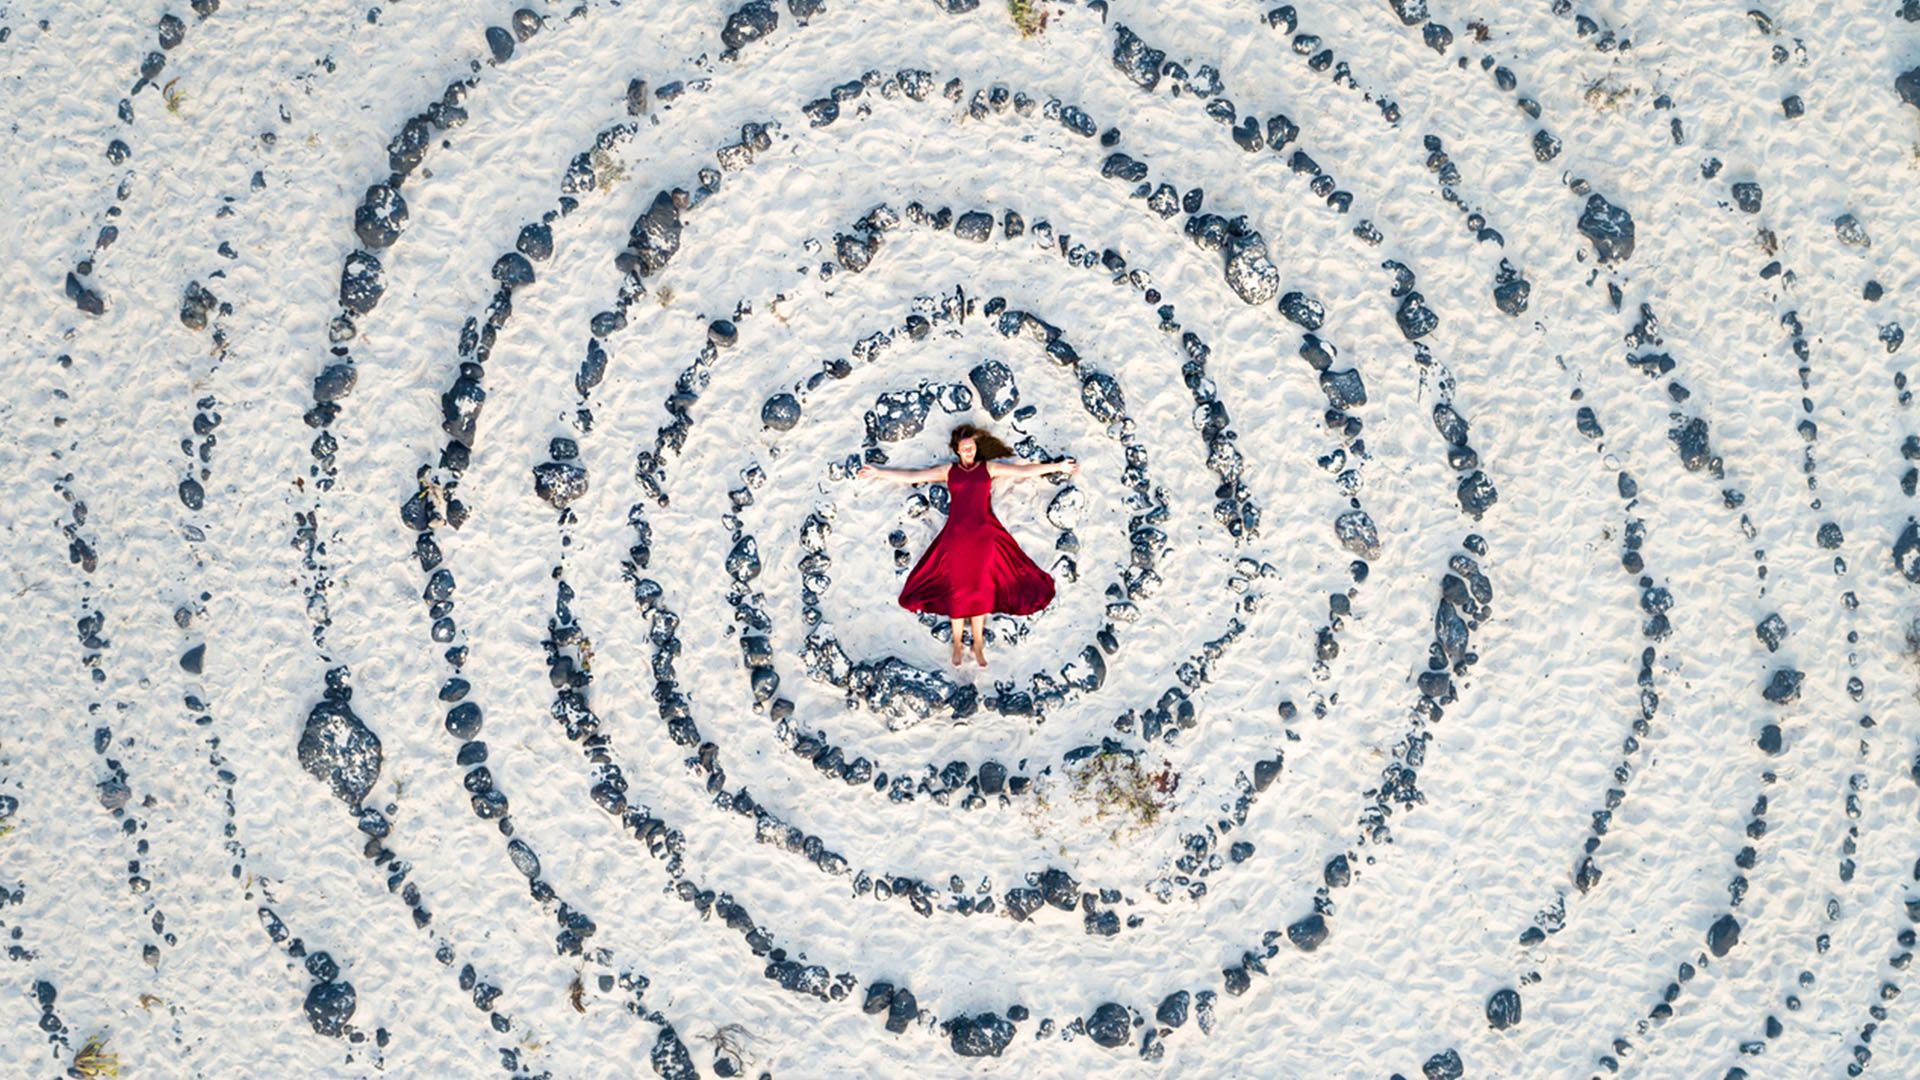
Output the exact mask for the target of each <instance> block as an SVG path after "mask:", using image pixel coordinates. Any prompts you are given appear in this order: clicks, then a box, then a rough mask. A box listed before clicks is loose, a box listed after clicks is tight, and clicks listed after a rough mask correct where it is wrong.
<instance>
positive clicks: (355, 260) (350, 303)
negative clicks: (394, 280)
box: [340, 251, 387, 315]
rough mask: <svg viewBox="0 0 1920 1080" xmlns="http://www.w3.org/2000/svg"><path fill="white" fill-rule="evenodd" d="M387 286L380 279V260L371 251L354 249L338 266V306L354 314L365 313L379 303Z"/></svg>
mask: <svg viewBox="0 0 1920 1080" xmlns="http://www.w3.org/2000/svg"><path fill="white" fill-rule="evenodd" d="M386 291H387V287H386V285H385V284H383V283H382V282H381V281H380V260H379V259H377V258H375V257H374V256H373V255H372V254H371V253H369V252H365V251H356V252H354V253H352V254H351V255H348V256H347V260H346V262H345V264H343V265H342V266H341V268H340V306H341V307H343V308H346V309H347V310H348V311H350V312H352V313H354V314H355V315H365V314H366V313H367V312H369V311H372V310H373V309H374V308H375V307H376V306H378V305H379V303H380V297H381V295H382V294H384V293H385V292H386Z"/></svg>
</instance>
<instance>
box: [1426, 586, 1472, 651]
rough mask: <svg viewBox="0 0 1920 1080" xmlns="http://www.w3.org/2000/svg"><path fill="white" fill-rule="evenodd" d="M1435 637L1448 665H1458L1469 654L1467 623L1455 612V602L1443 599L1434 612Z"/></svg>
mask: <svg viewBox="0 0 1920 1080" xmlns="http://www.w3.org/2000/svg"><path fill="white" fill-rule="evenodd" d="M1433 636H1434V638H1435V640H1437V641H1438V642H1439V643H1440V651H1441V652H1442V653H1443V654H1445V656H1446V658H1447V663H1449V664H1458V663H1459V662H1460V661H1461V660H1462V659H1464V658H1465V657H1466V654H1467V623H1466V620H1464V619H1462V618H1461V617H1460V613H1459V612H1458V611H1456V610H1454V606H1453V602H1452V601H1450V600H1445V599H1442V600H1441V601H1440V603H1439V605H1438V606H1437V607H1436V608H1435V609H1434V612H1433Z"/></svg>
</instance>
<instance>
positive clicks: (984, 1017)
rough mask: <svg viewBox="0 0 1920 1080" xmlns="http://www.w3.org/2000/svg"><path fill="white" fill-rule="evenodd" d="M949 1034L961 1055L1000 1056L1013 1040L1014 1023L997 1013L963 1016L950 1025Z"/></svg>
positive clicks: (952, 1044) (951, 1042) (954, 1047)
mask: <svg viewBox="0 0 1920 1080" xmlns="http://www.w3.org/2000/svg"><path fill="white" fill-rule="evenodd" d="M947 1036H948V1039H949V1043H950V1045H951V1046H952V1047H953V1052H954V1053H956V1054H958V1055H960V1056H961V1057H999V1056H1000V1052H1001V1051H1002V1050H1005V1049H1006V1048H1007V1044H1008V1043H1011V1042H1012V1041H1013V1024H1012V1023H1010V1022H1008V1021H1007V1020H1006V1019H1005V1018H1004V1017H1002V1016H1000V1015H999V1014H997V1013H990V1012H988V1013H980V1014H979V1015H977V1016H962V1017H958V1018H956V1019H954V1020H953V1021H952V1022H951V1023H950V1024H949V1025H948V1027H947Z"/></svg>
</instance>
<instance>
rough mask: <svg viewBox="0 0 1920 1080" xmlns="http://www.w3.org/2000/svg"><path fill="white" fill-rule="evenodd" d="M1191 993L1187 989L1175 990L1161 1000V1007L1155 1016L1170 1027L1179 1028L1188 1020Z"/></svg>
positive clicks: (1155, 1012)
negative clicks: (1188, 1004) (1188, 1003)
mask: <svg viewBox="0 0 1920 1080" xmlns="http://www.w3.org/2000/svg"><path fill="white" fill-rule="evenodd" d="M1189 999H1190V998H1189V995H1188V994H1187V992H1186V991H1185V990H1175V991H1174V992H1173V993H1171V994H1168V995H1167V996H1166V997H1165V998H1162V999H1161V1001H1160V1008H1159V1009H1157V1010H1155V1011H1154V1014H1153V1017H1154V1019H1155V1020H1158V1021H1160V1023H1162V1024H1164V1025H1165V1026H1167V1027H1170V1028H1177V1027H1179V1026H1181V1025H1182V1024H1185V1023H1186V1022H1187V1002H1188V1001H1189Z"/></svg>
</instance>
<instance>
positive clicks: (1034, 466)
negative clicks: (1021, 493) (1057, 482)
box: [987, 458, 1080, 479]
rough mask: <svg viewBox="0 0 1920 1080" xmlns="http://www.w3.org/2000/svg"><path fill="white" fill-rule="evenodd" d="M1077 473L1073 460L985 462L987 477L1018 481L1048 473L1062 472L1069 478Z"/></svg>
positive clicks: (1077, 465) (1077, 463) (1077, 468)
mask: <svg viewBox="0 0 1920 1080" xmlns="http://www.w3.org/2000/svg"><path fill="white" fill-rule="evenodd" d="M1079 471H1080V463H1079V462H1077V461H1075V460H1073V459H1072V458H1061V459H1060V460H1059V461H1028V462H1017V461H989V462H987V475H989V476H1006V477H1011V478H1013V479H1020V478H1022V477H1028V476H1045V475H1047V474H1048V473H1057V472H1063V473H1066V474H1067V475H1069V476H1072V475H1074V474H1076V473H1078V472H1079Z"/></svg>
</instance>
